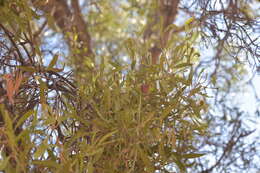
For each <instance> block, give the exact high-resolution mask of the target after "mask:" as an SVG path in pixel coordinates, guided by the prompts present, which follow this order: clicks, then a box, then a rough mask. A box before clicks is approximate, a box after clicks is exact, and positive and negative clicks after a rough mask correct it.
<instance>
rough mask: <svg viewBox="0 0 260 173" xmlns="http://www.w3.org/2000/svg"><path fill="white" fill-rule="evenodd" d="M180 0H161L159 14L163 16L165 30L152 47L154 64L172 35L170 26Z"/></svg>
mask: <svg viewBox="0 0 260 173" xmlns="http://www.w3.org/2000/svg"><path fill="white" fill-rule="evenodd" d="M179 2H180V0H159V15H160V16H162V18H163V32H162V35H160V37H159V39H160V40H159V41H158V42H157V44H155V46H154V47H152V48H151V50H150V52H151V57H152V64H157V63H158V60H159V56H160V54H161V53H162V49H164V48H165V46H166V45H167V42H168V40H169V37H170V35H171V34H170V33H171V31H170V30H168V29H167V28H168V26H169V25H171V24H172V23H173V22H174V20H175V18H176V15H177V13H178V5H179Z"/></svg>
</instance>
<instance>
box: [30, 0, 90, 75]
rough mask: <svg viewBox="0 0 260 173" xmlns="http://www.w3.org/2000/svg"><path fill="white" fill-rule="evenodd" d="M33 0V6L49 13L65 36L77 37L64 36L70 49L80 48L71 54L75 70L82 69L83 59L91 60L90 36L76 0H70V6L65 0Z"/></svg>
mask: <svg viewBox="0 0 260 173" xmlns="http://www.w3.org/2000/svg"><path fill="white" fill-rule="evenodd" d="M37 2H38V1H35V0H33V4H34V6H35V7H37V8H39V9H41V10H42V11H43V12H44V13H45V14H51V15H52V16H53V19H54V21H55V23H56V25H57V26H58V27H59V29H60V30H61V32H62V33H63V34H64V35H65V36H66V34H67V33H72V34H76V35H77V39H76V40H75V39H73V38H71V37H65V38H66V40H67V42H68V45H69V47H70V49H71V50H72V51H71V52H73V49H75V48H76V49H80V53H78V54H73V55H74V57H75V58H76V59H74V60H73V62H74V65H75V67H76V71H80V72H81V71H82V70H83V69H84V59H85V58H90V59H92V60H93V58H94V57H93V56H94V54H93V51H92V47H91V37H90V34H89V32H88V27H87V23H86V22H85V21H84V19H83V16H82V13H81V10H80V7H79V3H78V0H72V1H71V6H72V8H70V7H69V6H68V4H67V1H66V0H48V1H46V2H45V3H41V4H40V3H37Z"/></svg>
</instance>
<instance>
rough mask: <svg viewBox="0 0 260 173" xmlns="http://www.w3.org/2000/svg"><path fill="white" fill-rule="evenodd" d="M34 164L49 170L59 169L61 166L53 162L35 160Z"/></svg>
mask: <svg viewBox="0 0 260 173" xmlns="http://www.w3.org/2000/svg"><path fill="white" fill-rule="evenodd" d="M32 163H33V164H35V165H41V166H45V167H48V168H59V164H58V163H56V161H52V160H33V161H32Z"/></svg>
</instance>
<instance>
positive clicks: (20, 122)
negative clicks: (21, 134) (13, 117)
mask: <svg viewBox="0 0 260 173" xmlns="http://www.w3.org/2000/svg"><path fill="white" fill-rule="evenodd" d="M33 113H34V111H33V110H29V111H27V112H26V113H25V114H24V115H23V116H21V117H20V118H19V120H18V122H17V123H16V125H15V128H14V129H17V128H18V127H20V126H21V125H22V124H23V123H24V121H26V120H27V119H28V118H29V117H30V116H31V115H32V114H33Z"/></svg>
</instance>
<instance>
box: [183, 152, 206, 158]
mask: <svg viewBox="0 0 260 173" xmlns="http://www.w3.org/2000/svg"><path fill="white" fill-rule="evenodd" d="M204 155H205V154H199V153H190V154H184V155H182V157H183V158H186V159H191V158H197V157H201V156H204Z"/></svg>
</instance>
